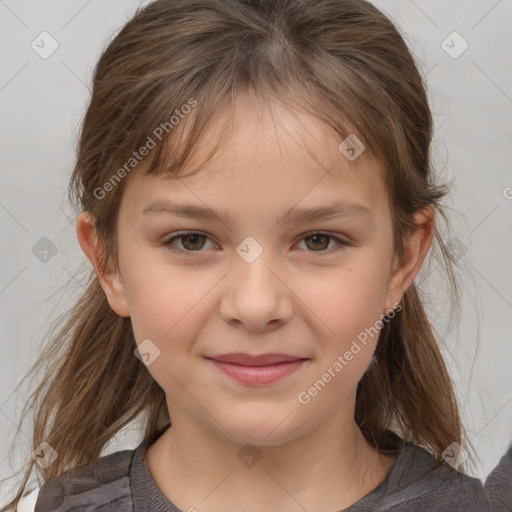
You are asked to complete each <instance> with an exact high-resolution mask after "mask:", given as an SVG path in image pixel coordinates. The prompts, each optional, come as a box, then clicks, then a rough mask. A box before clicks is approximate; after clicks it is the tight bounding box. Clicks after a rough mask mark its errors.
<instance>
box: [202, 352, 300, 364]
mask: <svg viewBox="0 0 512 512" xmlns="http://www.w3.org/2000/svg"><path fill="white" fill-rule="evenodd" d="M207 359H213V360H214V361H221V362H224V363H231V364H238V365H241V366H270V365H273V364H279V363H288V362H291V361H301V360H304V359H308V358H307V357H299V356H292V355H289V354H277V353H272V354H260V355H251V354H243V353H235V354H222V355H218V356H211V357H208V358H207Z"/></svg>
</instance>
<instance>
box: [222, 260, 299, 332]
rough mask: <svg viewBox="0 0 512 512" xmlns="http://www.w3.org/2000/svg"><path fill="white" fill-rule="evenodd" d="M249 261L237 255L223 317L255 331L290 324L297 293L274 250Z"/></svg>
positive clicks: (227, 284)
mask: <svg viewBox="0 0 512 512" xmlns="http://www.w3.org/2000/svg"><path fill="white" fill-rule="evenodd" d="M249 261H250V260H247V261H246V260H245V259H244V258H242V257H240V256H239V255H238V254H235V255H234V262H233V268H232V270H231V272H229V273H228V274H227V276H226V278H225V279H224V280H223V282H224V289H223V295H222V300H221V306H220V314H221V316H222V318H223V319H224V320H225V321H226V322H228V323H230V324H233V325H235V326H236V325H243V326H244V327H245V328H246V329H247V330H250V331H254V332H261V331H265V330H268V329H269V328H276V327H278V326H280V325H282V324H284V323H286V322H288V321H289V319H290V318H291V316H292V314H293V306H292V304H293V301H292V296H293V293H292V291H291V289H290V288H289V286H288V285H287V283H286V281H287V276H286V273H285V271H284V270H283V266H282V265H279V264H278V262H276V260H275V259H272V257H271V251H270V250H263V252H262V253H261V254H260V256H259V257H258V258H256V260H254V261H252V262H249Z"/></svg>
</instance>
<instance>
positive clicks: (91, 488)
mask: <svg viewBox="0 0 512 512" xmlns="http://www.w3.org/2000/svg"><path fill="white" fill-rule="evenodd" d="M134 454H135V450H123V451H119V452H115V453H112V454H110V455H105V456H103V457H101V458H99V459H98V460H96V461H94V462H92V463H90V464H87V465H85V466H79V467H77V468H73V469H71V470H69V471H67V472H66V473H63V474H62V475H59V476H57V477H56V478H52V479H51V480H49V481H48V482H46V483H44V484H43V486H42V487H41V489H40V491H39V495H38V497H37V502H36V506H35V512H50V511H52V512H67V511H77V512H78V511H82V510H84V511H85V510H102V511H104V512H107V511H110V510H116V511H123V510H130V511H131V510H132V499H131V491H130V476H129V475H130V465H131V463H132V459H133V456H134ZM91 506H93V507H94V509H91V508H90V507H91Z"/></svg>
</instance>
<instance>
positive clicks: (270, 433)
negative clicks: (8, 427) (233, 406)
mask: <svg viewBox="0 0 512 512" xmlns="http://www.w3.org/2000/svg"><path fill="white" fill-rule="evenodd" d="M282 411H283V409H281V410H280V413H279V414H276V412H275V410H272V411H268V410H267V411H265V410H264V408H257V407H253V408H252V411H251V413H249V414H247V415H244V416H243V417H241V416H237V417H233V418H230V419H229V420H228V419H227V418H226V420H227V421H224V422H223V423H222V424H223V426H224V427H225V428H226V430H227V431H228V432H229V433H230V434H231V437H228V438H229V439H230V440H231V441H233V442H235V443H238V444H241V445H246V444H251V445H255V446H261V447H264V446H279V445H282V444H284V443H287V442H289V441H292V440H293V439H295V438H296V437H297V431H298V430H299V429H300V426H299V425H297V424H296V415H295V414H294V413H291V414H290V412H291V411H288V412H287V413H285V414H283V412H282ZM222 432H223V435H227V434H226V432H224V431H222Z"/></svg>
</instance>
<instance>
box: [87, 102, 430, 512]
mask: <svg viewBox="0 0 512 512" xmlns="http://www.w3.org/2000/svg"><path fill="white" fill-rule="evenodd" d="M261 107H262V105H260V104H259V103H257V102H256V101H255V100H254V99H251V98H249V97H248V96H247V95H245V94H240V95H239V96H238V97H237V99H236V115H235V119H234V122H235V125H234V130H233V134H232V136H231V137H230V138H229V140H228V142H227V144H226V145H225V146H224V147H223V148H222V149H221V151H219V153H218V154H217V155H216V156H215V157H214V158H213V160H212V161H211V162H210V163H208V166H207V170H203V171H201V172H200V174H198V175H195V176H190V177H185V178H181V179H180V180H171V179H169V178H165V177H155V176H145V175H143V173H142V170H143V168H144V162H143V163H142V164H140V165H139V167H138V168H137V169H136V171H133V173H132V174H131V175H130V176H129V178H127V183H126V184H125V185H126V188H125V190H124V193H123V198H122V203H121V206H120V211H119V219H118V247H119V267H118V268H116V266H115V265H114V264H113V263H112V261H109V263H108V264H107V266H106V267H105V268H101V269H100V268H99V263H98V259H97V250H98V249H101V243H100V240H99V239H98V236H97V233H96V230H95V228H94V218H93V217H92V215H91V214H90V213H89V212H83V213H82V214H81V215H80V216H79V217H78V220H77V236H78V240H79V243H80V245H81V247H82V249H83V251H84V253H85V254H86V255H87V257H88V258H89V259H90V261H91V262H92V264H93V266H94V267H95V269H96V272H97V273H98V276H99V279H100V282H101V285H102V287H103V289H104V291H105V294H106V296H107V298H108V301H109V304H110V306H111V307H112V309H113V310H114V311H115V312H116V313H117V314H119V315H120V316H125V317H127V316H130V317H131V320H132V324H133V330H134V334H135V338H136V340H137V343H138V344H139V343H141V342H142V340H144V339H148V338H149V339H150V340H151V341H152V342H153V343H154V344H155V345H156V346H157V347H158V348H159V350H160V355H159V357H157V358H156V359H155V360H154V361H153V362H152V363H151V364H150V365H149V366H148V367H147V369H148V371H149V372H150V373H151V375H152V376H153V377H154V378H155V380H156V381H157V382H158V383H159V385H160V386H161V387H162V388H163V390H164V391H165V394H166V399H167V405H168V408H169V412H170V417H171V420H172V427H171V428H170V429H168V430H167V431H166V432H165V433H164V434H163V435H162V436H161V437H160V438H159V439H158V440H157V441H156V442H155V443H154V444H153V445H151V446H150V447H149V449H148V451H147V454H146V463H147V466H148V469H149V471H150V473H151V475H152V476H153V479H154V480H155V482H156V483H157V485H158V486H159V488H160V489H161V490H162V492H163V493H164V494H165V495H166V496H167V497H168V498H169V499H170V500H171V501H172V502H173V503H174V504H175V505H176V506H177V507H179V508H180V509H181V510H183V511H193V510H198V511H200V512H220V511H223V512H234V511H239V510H245V511H249V512H251V511H261V510H277V509H279V510H280V511H282V512H288V511H290V512H292V511H297V510H301V507H303V508H304V509H306V510H308V512H327V511H332V510H340V509H343V508H346V507H348V506H350V505H351V504H353V503H355V502H356V501H358V500H359V499H360V498H362V497H363V496H364V495H366V494H368V493H369V492H370V491H371V490H372V489H374V488H375V487H376V486H377V485H378V484H379V483H380V482H382V480H383V479H384V478H385V477H386V475H387V474H388V472H389V470H390V468H391V466H392V464H393V462H394V459H393V458H392V457H389V456H382V455H380V454H379V453H378V452H377V451H376V450H375V449H374V448H372V447H371V446H370V445H369V444H368V443H367V442H366V441H365V440H364V438H363V436H362V434H361V432H360V431H359V429H358V427H357V425H356V423H355V421H354V409H355V393H356V388H357V383H358V382H359V380H360V379H361V377H362V376H363V374H364V372H365V371H366V369H367V367H368V365H369V364H370V361H371V359H372V356H373V352H374V349H375V345H376V342H377V336H375V337H373V338H371V337H370V338H369V340H368V343H367V345H366V346H364V345H362V344H359V345H360V346H361V351H360V352H358V353H357V355H354V357H353V359H351V360H350V361H349V362H348V364H347V365H346V366H344V368H343V370H342V371H340V372H338V373H335V375H336V376H335V377H333V378H332V379H331V381H330V382H329V383H328V384H327V385H326V386H325V387H324V388H323V389H322V390H321V391H320V392H319V393H318V394H317V395H316V396H314V397H312V398H311V400H310V401H309V403H308V404H302V403H300V402H299V401H298V399H297V397H298V394H299V393H300V392H304V391H307V390H308V389H309V388H310V387H311V386H312V384H313V383H314V382H315V381H317V380H318V379H320V378H321V377H322V374H324V373H325V372H326V371H327V369H328V368H329V367H332V365H333V363H334V362H335V361H336V360H337V358H338V356H339V355H342V356H343V354H345V352H346V351H347V350H349V348H350V346H351V343H352V341H353V340H355V339H356V338H357V336H358V334H360V333H361V332H363V331H364V330H365V328H370V327H371V326H375V324H376V322H377V321H378V320H379V319H380V318H381V314H382V315H384V314H386V313H389V312H390V311H391V310H392V309H393V306H395V307H396V305H397V304H398V303H399V302H400V299H401V298H402V296H403V294H404V292H405V291H406V290H407V288H408V287H409V286H410V285H411V283H412V282H413V280H414V278H415V277H416V275H417V273H418V272H419V270H420V268H421V265H422V263H423V261H424V258H425V255H426V254H427V251H428V249H429V246H430V243H431V238H432V233H433V217H432V215H431V214H430V211H424V212H421V213H420V212H418V213H417V215H416V221H417V223H418V225H420V227H419V228H418V229H417V231H416V232H415V233H414V234H412V235H411V237H410V238H409V240H408V241H407V244H406V253H405V259H404V261H403V262H402V263H400V262H399V260H398V256H397V255H395V254H394V253H393V246H392V223H391V212H390V209H389V204H388V196H387V192H386V188H385V181H384V179H383V176H384V169H383V167H382V166H381V165H380V163H379V162H378V161H376V160H374V159H373V157H372V155H371V154H370V152H369V151H365V152H364V153H363V154H362V155H361V156H360V157H359V158H357V159H356V160H355V161H353V162H350V161H349V160H348V159H347V158H346V157H345V156H344V155H343V154H342V153H341V152H340V151H339V150H338V145H339V143H340V142H341V141H340V140H339V136H338V135H337V134H336V133H334V132H333V131H332V129H331V128H329V127H328V126H326V125H324V124H322V123H320V122H319V121H318V120H317V119H315V118H313V117H309V116H307V115H305V114H298V113H291V112H290V111H289V110H288V109H286V108H285V107H282V106H279V105H277V104H272V110H270V109H269V108H261ZM272 112H273V113H274V117H271V115H270V114H271V113H272ZM226 114H227V111H223V112H220V113H219V115H218V117H217V118H216V120H215V121H214V123H213V125H212V126H211V127H210V130H212V134H213V133H217V132H216V131H215V130H216V129H217V128H218V127H220V126H221V123H222V122H223V121H224V120H225V119H226V117H225V115H226ZM210 135H211V134H210ZM211 140H212V138H211V137H210V136H207V137H205V139H204V141H211ZM210 147H211V146H209V142H203V144H202V145H200V151H199V152H198V154H197V155H196V157H195V158H194V160H193V161H192V162H191V165H193V164H194V163H198V162H201V161H202V160H201V157H203V156H204V155H206V154H207V153H206V151H207V149H209V148H210ZM311 151H313V154H311ZM157 199H160V200H167V201H170V202H174V203H186V204H195V205H201V206H204V205H206V206H208V207H209V208H212V209H215V210H217V209H222V208H225V209H227V210H229V212H230V213H231V216H232V224H226V223H224V222H222V221H220V220H219V218H217V217H212V218H211V219H208V220H205V219H203V220H197V219H186V218H182V217H176V216H174V215H172V214H170V213H168V212H160V213H155V214H152V215H144V214H142V211H143V210H144V209H145V208H146V206H147V205H148V204H149V203H151V202H152V201H154V200H157ZM333 200H346V201H352V202H355V203H359V204H362V205H364V206H366V207H367V208H369V209H370V212H371V216H370V217H368V218H349V217H338V218H331V219H328V220H316V221H313V222H311V221H310V222H307V223H304V222H302V223H300V224H290V225H276V219H277V218H278V216H280V215H282V214H283V213H284V212H285V211H286V210H287V209H289V208H291V207H292V206H294V205H295V207H297V208H313V207H318V206H321V205H325V204H326V203H329V202H331V201H333ZM183 230H190V231H198V232H200V234H203V235H206V238H204V237H200V238H198V239H196V240H194V239H192V240H191V239H190V238H187V237H182V238H181V239H180V238H178V239H176V240H175V241H174V243H173V246H174V247H175V248H177V249H181V252H172V251H171V250H170V249H169V246H166V245H165V244H163V242H165V241H168V240H169V238H171V235H172V236H175V233H176V232H177V231H183ZM317 230H318V231H322V232H325V233H327V234H328V235H331V236H332V237H336V236H337V237H339V238H340V239H341V240H344V241H346V242H347V244H348V245H341V244H339V243H338V242H337V241H336V239H335V238H329V237H327V238H321V239H319V240H314V239H312V237H311V236H308V234H310V232H311V231H317ZM248 236H251V237H253V238H254V239H255V240H256V241H257V243H258V244H259V246H261V248H262V249H263V252H262V253H261V255H260V256H259V257H258V258H257V259H256V260H255V261H253V262H251V263H248V262H247V261H246V260H244V259H243V258H242V257H240V256H239V254H238V253H237V252H236V248H237V247H238V246H239V245H240V244H241V242H242V241H244V239H245V238H246V237H248ZM187 249H188V252H187ZM194 251H195V252H194ZM396 314H397V315H399V314H400V313H399V312H398V313H396ZM129 349H130V350H132V349H133V348H132V347H130V348H129ZM231 352H245V353H251V354H262V353H268V352H281V353H286V354H293V355H297V356H300V357H304V358H308V359H309V360H308V361H307V362H306V363H304V364H303V365H302V366H301V368H300V369H299V370H297V371H296V372H294V373H293V374H291V375H289V376H287V377H286V378H284V379H282V380H281V381H278V382H276V383H274V384H271V385H267V386H259V387H256V386H250V385H247V384H241V383H239V382H237V381H235V380H233V379H232V378H230V377H229V376H227V375H225V374H224V373H222V372H221V371H219V370H218V369H217V368H216V367H215V366H214V365H213V364H212V363H211V361H209V360H207V359H205V356H212V355H218V354H224V353H231ZM246 444H251V445H254V446H255V448H253V450H255V453H258V455H261V458H260V459H259V461H258V462H257V463H256V464H255V465H253V466H252V467H247V466H246V465H244V464H243V463H242V462H241V460H240V458H239V457H238V456H237V454H238V452H239V450H240V449H241V448H242V447H243V446H245V445H246ZM245 450H247V447H246V448H245ZM242 453H244V452H242ZM299 504H300V505H299Z"/></svg>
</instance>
